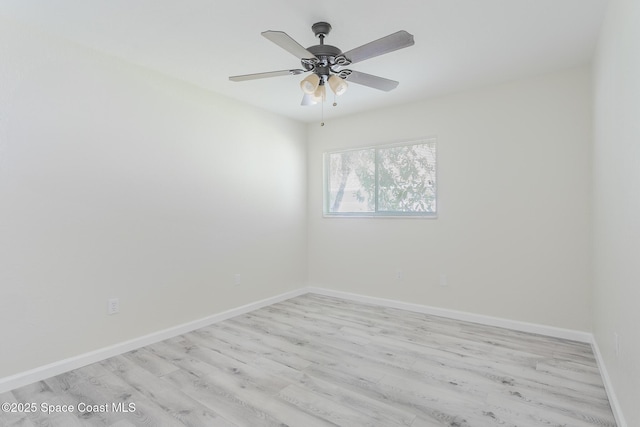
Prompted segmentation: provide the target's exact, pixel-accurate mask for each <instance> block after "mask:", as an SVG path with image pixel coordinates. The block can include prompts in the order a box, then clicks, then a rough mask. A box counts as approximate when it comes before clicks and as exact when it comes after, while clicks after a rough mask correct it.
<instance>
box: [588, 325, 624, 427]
mask: <svg viewBox="0 0 640 427" xmlns="http://www.w3.org/2000/svg"><path fill="white" fill-rule="evenodd" d="M591 348H592V349H593V354H594V355H595V356H596V361H597V362H598V367H599V368H600V374H601V375H602V381H603V382H604V388H605V390H606V391H607V397H608V398H609V404H610V405H611V410H612V411H613V416H614V417H615V419H616V424H617V425H618V427H627V421H626V420H625V418H624V415H623V413H622V408H621V407H620V402H619V401H618V397H617V396H616V392H615V390H614V389H613V384H612V383H611V377H609V372H608V371H607V365H605V363H604V359H603V358H602V353H601V352H600V347H598V341H596V338H595V336H593V337H592V340H591Z"/></svg>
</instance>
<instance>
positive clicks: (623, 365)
mask: <svg viewBox="0 0 640 427" xmlns="http://www.w3.org/2000/svg"><path fill="white" fill-rule="evenodd" d="M639 22H640V3H639V2H638V1H632V0H613V1H611V2H610V4H609V9H608V12H607V16H606V19H605V23H604V26H603V29H602V32H601V36H600V41H599V46H598V51H597V55H596V59H595V64H594V70H595V72H594V80H595V90H594V96H595V143H594V153H593V158H594V173H593V186H594V198H593V212H594V242H593V247H594V261H595V262H594V272H595V275H594V276H595V279H594V281H595V287H594V298H593V299H594V323H595V325H594V334H595V337H596V340H597V342H598V346H599V348H600V350H601V353H602V356H603V358H604V360H605V365H606V368H607V371H608V372H609V376H610V378H611V381H612V383H613V385H614V389H615V392H616V395H617V397H618V400H619V401H620V404H621V407H622V410H623V412H624V414H625V418H626V421H627V423H628V425H629V426H640V405H638V402H639V401H640V400H639V399H640V329H639V327H640V309H639V308H638V305H639V304H640V262H639V256H640V27H639V26H638V23H639ZM615 333H617V334H618V336H619V340H620V341H619V342H620V352H619V356H616V354H615V350H614V334H615Z"/></svg>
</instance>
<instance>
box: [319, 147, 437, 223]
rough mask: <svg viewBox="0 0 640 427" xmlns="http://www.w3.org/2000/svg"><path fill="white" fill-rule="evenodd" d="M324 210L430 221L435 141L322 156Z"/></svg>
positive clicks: (433, 207)
mask: <svg viewBox="0 0 640 427" xmlns="http://www.w3.org/2000/svg"><path fill="white" fill-rule="evenodd" d="M324 167H325V193H324V197H325V200H324V211H325V214H327V215H337V216H341V215H344V216H348V215H364V216H435V214H436V141H435V139H428V140H422V141H419V142H415V141H414V142H411V143H407V144H402V145H391V146H380V147H372V148H365V149H358V150H348V151H339V152H331V153H325V155H324Z"/></svg>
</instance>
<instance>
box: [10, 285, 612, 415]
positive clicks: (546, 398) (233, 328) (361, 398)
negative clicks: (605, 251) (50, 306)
mask: <svg viewBox="0 0 640 427" xmlns="http://www.w3.org/2000/svg"><path fill="white" fill-rule="evenodd" d="M0 402H13V403H18V402H19V403H35V404H36V405H37V407H38V410H37V411H36V412H35V413H20V414H12V413H2V412H0V425H2V426H54V427H55V426H61V427H70V426H117V427H127V426H154V427H155V426H183V425H185V426H225V427H229V426H251V427H255V426H295V427H313V426H335V425H338V426H348V427H357V426H376V427H378V426H379V427H395V426H412V427H423V426H451V427H478V426H480V427H482V426H519V427H528V426H615V421H614V418H613V414H612V412H611V408H610V406H609V402H608V400H607V395H606V393H605V390H604V387H603V383H602V379H601V376H600V372H599V371H598V367H597V366H596V362H595V358H594V355H593V353H592V351H591V348H590V346H589V345H588V344H584V343H578V342H573V341H566V340H561V339H555V338H549V337H544V336H540V335H535V334H528V333H521V332H515V331H511V330H507V329H501V328H495V327H487V326H482V325H478V324H474V323H466V322H460V321H455V320H450V319H445V318H440V317H434V316H428V315H424V314H418V313H414V312H409V311H403V310H398V309H391V308H385V307H378V306H372V305H367V304H359V303H354V302H351V301H345V300H341V299H336V298H330V297H325V296H319V295H315V294H307V295H303V296H300V297H297V298H293V299H290V300H288V301H285V302H281V303H278V304H274V305H272V306H269V307H266V308H262V309H260V310H256V311H253V312H251V313H249V314H245V315H241V316H237V317H235V318H233V319H229V320H226V321H223V322H220V323H217V324H215V325H212V326H209V327H206V328H203V329H199V330H197V331H194V332H191V333H188V334H185V335H181V336H179V337H176V338H173V339H169V340H167V341H163V342H161V343H158V344H154V345H150V346H147V347H144V348H141V349H139V350H136V351H132V352H129V353H126V354H123V355H120V356H117V357H113V358H111V359H107V360H104V361H103V362H100V363H96V364H93V365H89V366H87V367H84V368H81V369H77V370H74V371H71V372H68V373H65V374H62V375H59V376H56V377H53V378H50V379H47V380H45V381H40V382H37V383H34V384H31V385H29V386H26V387H22V388H19V389H16V390H13V391H12V392H9V393H5V394H0ZM43 403H46V404H49V405H64V404H66V405H73V407H74V408H75V409H76V412H74V413H64V412H54V413H52V414H50V415H46V414H44V413H42V411H41V410H40V409H41V405H42V404H43ZM85 404H90V405H102V406H101V407H97V408H95V407H94V408H92V407H89V408H85V407H84V405H85ZM114 404H115V405H116V407H115V408H114V407H113V406H112V405H114ZM118 404H120V405H121V408H122V407H125V408H127V409H132V407H130V406H129V405H130V404H133V405H134V406H135V410H134V411H130V412H122V411H117V410H116V409H118V407H117V405H118ZM105 405H106V407H107V409H108V410H107V411H106V412H101V410H103V409H104V407H105ZM78 408H80V409H85V410H84V411H83V412H78V410H77V409H78Z"/></svg>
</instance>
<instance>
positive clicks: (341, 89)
mask: <svg viewBox="0 0 640 427" xmlns="http://www.w3.org/2000/svg"><path fill="white" fill-rule="evenodd" d="M328 82H329V87H330V88H331V90H332V91H333V93H335V94H336V95H338V96H340V95H342V94H343V93H345V92H346V91H347V89H348V88H349V85H348V84H347V82H346V81H345V80H344V79H341V78H340V77H338V76H336V75H335V74H332V75H331V76H329V80H328Z"/></svg>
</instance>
